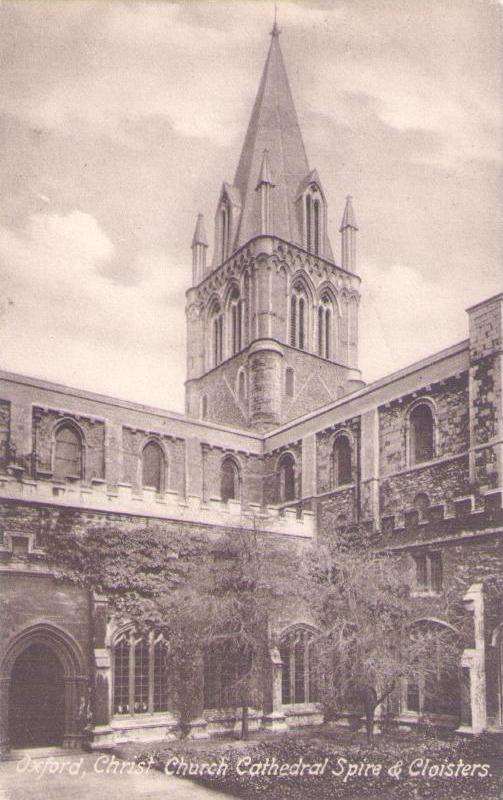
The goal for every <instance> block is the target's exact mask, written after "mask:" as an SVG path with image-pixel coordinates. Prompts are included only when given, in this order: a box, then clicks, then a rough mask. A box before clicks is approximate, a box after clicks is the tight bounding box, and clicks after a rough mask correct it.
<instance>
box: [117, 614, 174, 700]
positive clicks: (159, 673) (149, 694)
mask: <svg viewBox="0 0 503 800" xmlns="http://www.w3.org/2000/svg"><path fill="white" fill-rule="evenodd" d="M168 678H169V673H168V646H167V643H166V641H165V640H164V639H163V637H162V636H157V637H156V636H155V635H154V634H151V635H150V636H137V635H136V634H135V632H134V631H132V630H131V631H126V632H125V633H122V634H121V635H120V636H119V637H118V638H117V639H116V641H115V643H114V647H113V680H114V684H113V713H114V714H146V713H153V712H157V711H167V710H168V700H169V691H168V687H169V683H168Z"/></svg>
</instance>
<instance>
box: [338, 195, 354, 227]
mask: <svg viewBox="0 0 503 800" xmlns="http://www.w3.org/2000/svg"><path fill="white" fill-rule="evenodd" d="M345 228H354V229H355V231H357V230H358V225H357V224H356V216H355V212H354V211H353V204H352V203H351V195H350V194H348V196H347V197H346V206H345V208H344V214H343V215H342V222H341V227H340V228H339V230H341V231H343V230H344V229H345Z"/></svg>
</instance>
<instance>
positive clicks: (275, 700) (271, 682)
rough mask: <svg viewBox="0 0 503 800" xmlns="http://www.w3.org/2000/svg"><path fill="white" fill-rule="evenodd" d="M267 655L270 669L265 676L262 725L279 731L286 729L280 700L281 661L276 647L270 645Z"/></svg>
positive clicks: (269, 729)
mask: <svg viewBox="0 0 503 800" xmlns="http://www.w3.org/2000/svg"><path fill="white" fill-rule="evenodd" d="M269 655H270V663H269V667H270V669H269V671H268V675H267V676H266V680H267V684H268V686H267V692H266V700H265V703H264V711H265V714H264V716H263V718H262V726H263V727H264V728H265V729H266V730H268V731H274V732H275V733H281V732H283V731H286V730H287V729H288V725H287V723H286V717H285V715H284V713H283V705H282V702H281V701H282V675H283V662H282V661H281V656H280V652H279V649H278V648H277V647H271V649H270V650H269Z"/></svg>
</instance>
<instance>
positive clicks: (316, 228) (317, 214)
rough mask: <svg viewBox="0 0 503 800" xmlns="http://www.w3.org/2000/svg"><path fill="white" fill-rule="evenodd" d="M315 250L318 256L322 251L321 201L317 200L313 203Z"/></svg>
mask: <svg viewBox="0 0 503 800" xmlns="http://www.w3.org/2000/svg"><path fill="white" fill-rule="evenodd" d="M313 229H314V230H313V234H314V236H313V239H314V241H313V245H314V247H313V250H314V254H315V255H316V256H317V255H319V253H320V201H319V200H315V201H314V203H313Z"/></svg>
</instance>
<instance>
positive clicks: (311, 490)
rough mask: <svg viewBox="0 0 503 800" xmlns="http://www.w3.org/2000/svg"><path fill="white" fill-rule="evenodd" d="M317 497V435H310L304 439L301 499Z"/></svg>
mask: <svg viewBox="0 0 503 800" xmlns="http://www.w3.org/2000/svg"><path fill="white" fill-rule="evenodd" d="M315 495H316V434H315V433H310V434H309V435H308V436H304V438H303V439H302V486H301V497H302V499H304V498H309V499H310V498H311V497H314V496H315Z"/></svg>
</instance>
